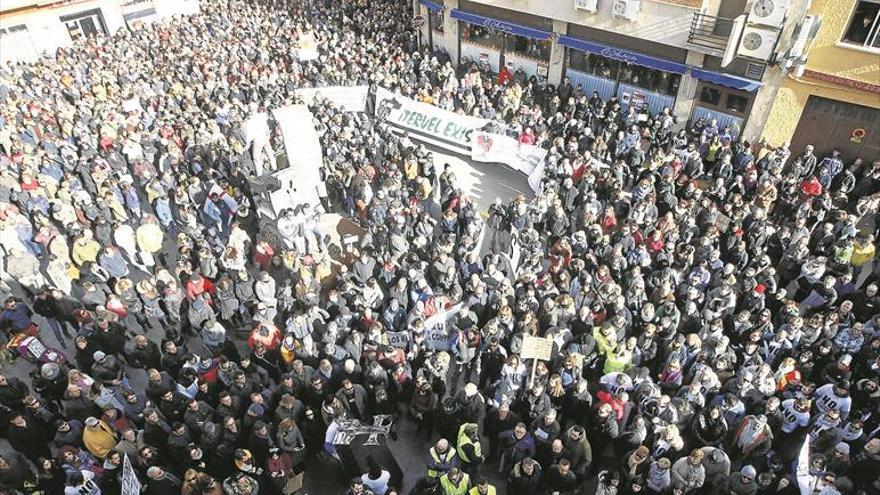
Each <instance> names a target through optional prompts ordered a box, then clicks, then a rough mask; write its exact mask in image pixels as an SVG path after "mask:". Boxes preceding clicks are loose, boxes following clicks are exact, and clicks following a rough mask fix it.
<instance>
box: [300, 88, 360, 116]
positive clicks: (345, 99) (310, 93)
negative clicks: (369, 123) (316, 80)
mask: <svg viewBox="0 0 880 495" xmlns="http://www.w3.org/2000/svg"><path fill="white" fill-rule="evenodd" d="M369 90H370V87H369V86H327V87H325V88H300V89H297V90H296V94H297V95H299V97H300V98H302V99H303V102H304V103H305V104H306V105H311V104H312V101H313V100H314V99H315V95H321V97H322V98H324V99H325V100H327V101H329V102H330V103H332V104H333V106H335V107H337V108H341V109H344V110H345V111H346V112H364V111H366V109H367V93H368V92H369Z"/></svg>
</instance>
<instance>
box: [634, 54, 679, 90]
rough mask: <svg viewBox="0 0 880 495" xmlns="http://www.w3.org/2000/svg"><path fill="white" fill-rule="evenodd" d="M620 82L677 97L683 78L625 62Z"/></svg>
mask: <svg viewBox="0 0 880 495" xmlns="http://www.w3.org/2000/svg"><path fill="white" fill-rule="evenodd" d="M620 82H622V83H624V84H632V85H633V86H638V87H640V88H643V89H647V90H648V91H652V92H654V93H661V94H665V95H673V96H675V95H676V94H678V84H679V82H681V76H680V75H678V74H673V73H670V72H664V71H662V70H656V69H651V68H648V67H642V66H641V65H633V64H628V63H625V62H624V63H621V71H620Z"/></svg>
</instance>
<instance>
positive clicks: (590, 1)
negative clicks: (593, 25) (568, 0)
mask: <svg viewBox="0 0 880 495" xmlns="http://www.w3.org/2000/svg"><path fill="white" fill-rule="evenodd" d="M574 8H575V10H586V11H587V12H589V13H591V14H595V13H596V12H599V0H574Z"/></svg>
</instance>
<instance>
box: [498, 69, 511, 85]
mask: <svg viewBox="0 0 880 495" xmlns="http://www.w3.org/2000/svg"><path fill="white" fill-rule="evenodd" d="M512 80H513V74H511V73H510V70H508V69H507V66H506V65H505V66H504V67H502V68H501V70H500V71H499V72H498V85H499V86H504V85H505V84H507V83H508V82H510V81H512Z"/></svg>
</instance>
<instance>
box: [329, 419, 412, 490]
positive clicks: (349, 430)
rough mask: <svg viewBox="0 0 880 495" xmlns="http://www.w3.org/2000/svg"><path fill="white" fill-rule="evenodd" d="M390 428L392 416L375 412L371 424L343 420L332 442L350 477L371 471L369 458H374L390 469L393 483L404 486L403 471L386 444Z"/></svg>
mask: <svg viewBox="0 0 880 495" xmlns="http://www.w3.org/2000/svg"><path fill="white" fill-rule="evenodd" d="M390 431H391V418H390V417H389V416H375V417H374V419H373V424H372V425H366V424H363V423H361V422H360V421H358V420H346V421H343V422H341V423H340V426H339V431H338V433H337V434H336V437H335V438H334V439H333V445H334V446H335V447H336V454H337V455H338V456H339V460H340V462H341V463H342V469H343V471H344V472H345V473H346V475H347V476H348V477H349V478H355V477H360V475H362V474H364V473H366V472H367V471H369V470H370V465H369V462H368V461H367V459H369V458H372V459H373V460H374V461H376V463H377V464H378V465H379V466H380V467H381V468H382V469H384V470H386V471H388V472H389V473H391V481H390V484H391V485H392V486H397V487H399V486H401V483H402V482H403V471H401V469H400V465H399V464H398V463H397V459H395V458H394V455H393V454H392V453H391V449H389V448H388V445H387V441H388V433H389V432H390Z"/></svg>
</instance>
